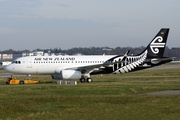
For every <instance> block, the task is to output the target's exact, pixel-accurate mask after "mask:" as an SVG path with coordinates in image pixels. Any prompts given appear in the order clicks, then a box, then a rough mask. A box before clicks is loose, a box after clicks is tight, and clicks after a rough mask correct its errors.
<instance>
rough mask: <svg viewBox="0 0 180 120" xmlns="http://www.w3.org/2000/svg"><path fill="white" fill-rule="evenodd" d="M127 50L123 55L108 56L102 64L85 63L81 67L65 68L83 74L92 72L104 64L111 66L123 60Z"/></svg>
mask: <svg viewBox="0 0 180 120" xmlns="http://www.w3.org/2000/svg"><path fill="white" fill-rule="evenodd" d="M129 52H130V50H128V51H127V52H126V53H125V54H124V55H123V56H120V55H117V56H115V57H113V58H110V59H109V60H107V61H105V62H104V63H102V64H95V65H87V66H81V67H72V68H66V70H70V69H71V70H72V69H73V70H78V71H81V73H83V74H89V73H91V72H93V71H94V70H99V69H101V68H104V67H106V66H112V65H113V64H116V63H121V62H124V61H125V59H126V58H127V56H128V54H129Z"/></svg>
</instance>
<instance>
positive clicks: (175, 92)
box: [146, 90, 180, 95]
mask: <svg viewBox="0 0 180 120" xmlns="http://www.w3.org/2000/svg"><path fill="white" fill-rule="evenodd" d="M179 94H180V90H168V91H158V92H151V93H146V95H179Z"/></svg>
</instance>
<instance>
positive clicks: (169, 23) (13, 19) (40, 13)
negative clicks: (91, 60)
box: [0, 0, 180, 51]
mask: <svg viewBox="0 0 180 120" xmlns="http://www.w3.org/2000/svg"><path fill="white" fill-rule="evenodd" d="M0 8H1V9H0V51H2V50H8V49H13V50H25V49H27V50H34V49H38V48H39V49H49V48H52V49H53V48H61V49H63V50H65V49H71V48H75V47H111V48H116V47H140V46H147V45H148V44H149V42H150V41H151V40H152V39H153V38H154V36H155V35H156V34H157V32H158V31H159V30H160V29H161V28H170V32H169V37H168V42H167V46H168V47H170V48H171V47H180V35H179V33H180V23H179V21H180V15H179V11H180V0H138V1H137V0H0Z"/></svg>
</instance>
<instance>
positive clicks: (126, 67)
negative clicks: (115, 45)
mask: <svg viewBox="0 0 180 120" xmlns="http://www.w3.org/2000/svg"><path fill="white" fill-rule="evenodd" d="M147 53H148V52H147V50H146V51H145V52H144V53H143V54H141V55H140V56H128V57H127V58H126V60H125V61H124V62H122V63H120V64H119V63H117V64H114V65H113V71H114V72H113V73H115V74H116V73H127V72H130V71H132V70H133V69H135V68H137V67H138V66H140V65H142V64H143V62H144V61H145V60H146V58H147Z"/></svg>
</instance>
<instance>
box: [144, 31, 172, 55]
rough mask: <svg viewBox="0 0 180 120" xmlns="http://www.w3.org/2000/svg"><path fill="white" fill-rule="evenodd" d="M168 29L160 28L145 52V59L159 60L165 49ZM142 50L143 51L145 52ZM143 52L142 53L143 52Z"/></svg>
mask: <svg viewBox="0 0 180 120" xmlns="http://www.w3.org/2000/svg"><path fill="white" fill-rule="evenodd" d="M168 33H169V28H162V29H161V30H160V31H159V32H158V34H157V35H156V36H155V37H154V38H153V40H152V41H151V42H150V43H149V45H148V46H147V48H146V49H145V50H147V51H148V54H147V58H161V57H163V55H164V50H165V48H166V42H167V37H168ZM145 50H144V51H145ZM144 51H143V52H144Z"/></svg>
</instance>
